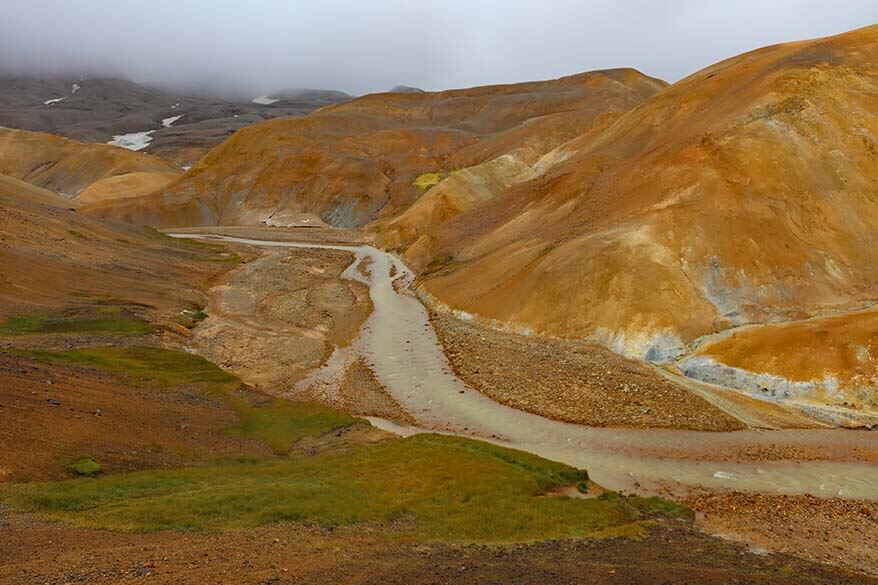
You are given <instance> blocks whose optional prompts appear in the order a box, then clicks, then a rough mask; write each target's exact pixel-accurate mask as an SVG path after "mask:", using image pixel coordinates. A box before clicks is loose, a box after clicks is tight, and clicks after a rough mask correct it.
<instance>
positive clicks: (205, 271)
mask: <svg viewBox="0 0 878 585" xmlns="http://www.w3.org/2000/svg"><path fill="white" fill-rule="evenodd" d="M215 255H216V253H215V252H212V251H210V250H205V249H202V248H199V247H195V246H191V245H188V246H187V245H181V244H180V243H179V242H176V241H173V240H171V239H170V238H167V237H166V236H163V235H161V234H158V233H156V232H154V231H152V230H144V229H143V228H139V227H135V226H131V225H125V224H116V223H111V222H105V221H102V220H100V219H98V218H94V217H90V216H87V215H83V214H81V213H77V212H75V211H73V210H71V209H70V202H69V201H67V200H66V199H64V198H63V197H60V196H58V195H55V194H54V193H52V192H50V191H47V190H45V189H41V188H39V187H35V186H33V185H30V184H28V183H25V182H22V181H19V180H17V179H15V178H12V177H8V176H6V175H2V174H0V266H2V267H3V270H2V271H0V320H3V319H6V318H7V317H11V316H16V315H22V314H31V313H32V312H37V313H42V312H44V311H53V312H56V311H64V310H74V311H75V310H77V307H83V306H86V305H88V306H91V305H93V304H95V303H98V304H106V305H110V306H111V307H110V308H112V306H124V305H126V303H132V302H133V300H136V301H137V302H138V303H139V304H138V307H139V308H140V310H142V311H155V312H156V314H157V315H161V314H170V315H174V314H176V313H177V312H178V311H179V310H180V309H183V308H191V307H192V306H195V305H197V304H198V303H203V298H202V296H201V293H200V292H199V291H198V288H199V287H200V286H202V285H203V282H204V281H205V279H207V278H209V277H211V276H212V275H213V274H214V273H216V272H219V271H221V268H222V266H221V265H218V264H217V262H216V261H215V258H214V256H215Z"/></svg>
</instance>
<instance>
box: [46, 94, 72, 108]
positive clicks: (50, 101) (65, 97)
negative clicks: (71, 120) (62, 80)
mask: <svg viewBox="0 0 878 585" xmlns="http://www.w3.org/2000/svg"><path fill="white" fill-rule="evenodd" d="M66 99H67V96H66V95H65V96H64V97H59V98H55V99H53V100H46V101H44V102H43V103H44V104H46V105H47V106H51V105H52V104H57V103H58V102H61V101H64V100H66Z"/></svg>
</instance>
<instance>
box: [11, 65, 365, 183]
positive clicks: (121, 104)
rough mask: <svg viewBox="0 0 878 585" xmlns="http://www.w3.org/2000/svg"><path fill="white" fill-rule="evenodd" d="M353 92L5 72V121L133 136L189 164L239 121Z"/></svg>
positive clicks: (302, 109)
mask: <svg viewBox="0 0 878 585" xmlns="http://www.w3.org/2000/svg"><path fill="white" fill-rule="evenodd" d="M349 99H350V96H348V95H347V94H344V93H342V92H336V91H321V90H291V91H288V92H283V93H282V95H281V96H280V97H279V98H278V99H271V100H269V102H270V103H267V104H264V103H258V102H254V101H252V100H249V99H238V100H229V99H227V98H222V97H210V96H207V97H205V96H193V95H185V94H181V93H179V92H173V91H169V90H163V89H158V88H152V87H146V86H142V85H139V84H137V83H134V82H131V81H127V80H123V79H79V78H69V79H38V78H26V77H9V76H7V77H0V126H7V127H10V128H19V129H24V130H32V131H39V132H48V133H52V134H60V135H62V136H66V137H68V138H73V139H75V140H80V141H85V142H99V143H107V142H110V141H113V140H116V141H117V142H118V143H131V142H132V141H133V145H132V146H135V147H140V149H142V150H143V151H144V152H148V153H152V154H157V155H160V156H162V157H164V158H166V159H168V160H169V161H171V162H174V163H176V164H179V165H185V166H188V165H191V164H193V163H194V162H195V161H197V160H198V159H199V158H200V157H201V156H202V155H203V154H204V153H205V152H207V151H208V150H210V149H211V148H213V147H214V146H216V145H217V144H219V143H220V142H222V141H223V140H225V139H226V138H228V137H229V136H230V135H231V134H233V133H234V132H235V131H236V130H238V129H240V128H243V127H245V126H248V125H250V124H255V123H257V122H261V121H264V120H267V119H271V118H276V117H280V116H300V115H304V114H307V113H309V112H312V111H314V110H316V109H318V108H320V107H323V106H327V105H331V104H336V103H340V102H344V101H347V100H349ZM130 135H134V136H130Z"/></svg>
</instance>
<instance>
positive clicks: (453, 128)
mask: <svg viewBox="0 0 878 585" xmlns="http://www.w3.org/2000/svg"><path fill="white" fill-rule="evenodd" d="M663 85H664V84H663V83H662V82H660V81H658V80H654V79H651V78H649V77H646V76H644V75H642V74H640V73H637V72H634V71H632V70H611V71H602V72H593V73H585V74H581V75H575V76H571V77H565V78H562V79H558V80H553V81H547V82H532V83H522V84H515V85H500V86H490V87H480V88H471V89H464V90H453V91H445V92H436V93H432V92H424V93H384V94H373V95H368V96H364V97H361V98H358V99H355V100H353V101H351V102H348V103H345V104H340V105H335V106H329V107H326V108H322V109H320V110H318V111H317V112H314V113H313V114H311V115H309V116H306V117H302V118H286V119H278V120H272V121H269V122H265V123H262V124H257V125H254V126H251V127H248V128H245V129H243V130H242V131H240V132H238V133H236V134H235V135H234V136H232V137H231V138H230V139H229V140H227V141H226V142H224V143H223V144H222V145H220V146H218V147H217V148H215V149H213V150H212V151H211V152H209V153H208V154H207V155H206V156H205V157H204V158H202V159H201V160H200V161H199V162H198V163H197V164H196V165H195V166H194V167H193V168H192V169H191V170H190V171H189V172H188V173H187V174H186V175H185V176H184V177H183V178H182V179H181V180H179V181H177V182H175V183H174V184H172V185H170V186H168V187H167V188H166V189H163V190H162V191H160V192H158V193H155V194H152V195H149V196H146V197H140V198H136V199H129V200H127V201H118V202H116V203H110V202H108V203H107V204H101V205H95V206H90V208H89V210H90V211H92V212H95V213H99V214H101V215H107V216H111V217H115V218H120V219H126V220H129V221H133V222H136V223H149V224H152V225H157V226H163V227H169V226H183V225H236V224H244V225H248V224H249V225H255V224H259V223H261V222H264V221H269V220H271V218H272V217H273V216H274V215H275V214H285V213H289V212H308V213H313V214H315V215H317V216H319V217H320V218H321V219H323V220H324V221H326V222H327V223H329V224H331V225H335V226H340V227H355V226H361V225H364V224H365V223H367V222H369V221H371V220H373V219H375V218H377V217H390V216H392V215H394V214H396V213H398V212H399V211H401V210H403V209H405V208H407V207H408V206H409V205H411V203H412V202H413V201H415V199H417V198H418V197H419V196H420V194H421V192H420V190H419V189H418V187H416V186H415V185H414V182H415V180H416V179H417V178H418V177H419V176H420V175H422V174H424V173H431V172H440V173H448V172H450V171H453V170H455V168H456V167H457V166H458V165H462V164H466V165H472V164H475V162H481V161H483V160H490V159H492V158H495V157H496V156H498V155H500V154H502V153H503V152H507V151H508V150H510V149H511V146H509V145H508V144H507V145H506V146H502V144H504V143H505V142H507V141H511V142H510V144H511V143H514V144H516V145H517V144H519V143H521V142H522V137H521V136H519V134H520V133H521V132H518V133H516V132H510V131H512V129H514V128H517V127H519V126H520V125H521V124H522V123H525V122H526V121H528V120H533V119H536V118H539V117H541V116H546V115H550V114H557V113H559V112H565V111H569V110H576V109H580V108H588V109H589V110H593V111H592V112H591V113H589V114H588V115H586V116H584V118H585V122H584V123H583V125H584V126H588V127H590V126H591V120H592V119H594V118H595V117H596V116H597V115H598V114H599V113H600V112H601V111H608V112H609V111H615V112H619V111H623V110H625V109H629V108H631V107H633V106H634V105H636V104H638V103H640V102H641V101H643V99H644V98H645V97H647V96H650V95H652V94H654V93H655V92H656V91H658V90H659V89H660V88H661V87H663ZM584 104H587V105H584ZM604 108H606V110H604ZM541 124H542V123H540V124H537V125H536V126H535V130H537V129H538V128H539V127H542V126H541ZM577 124H579V122H577ZM566 126H567V125H566V124H555V125H554V126H553V125H551V124H548V123H547V124H546V125H545V128H547V130H546V132H547V133H549V132H552V133H557V132H558V131H559V129H561V130H560V131H561V132H562V134H563V132H567V131H568V130H566V129H565V128H566ZM577 127H578V126H577ZM528 133H529V132H528V131H524V134H528ZM504 136H505V138H504ZM482 139H491V140H494V141H497V144H494V145H493V146H491V145H487V144H486V145H485V147H484V148H483V149H481V148H475V145H476V144H477V143H478V142H479V141H480V140H482ZM498 145H500V146H498ZM466 147H473V148H472V149H470V150H467V151H466V152H467V153H468V154H466V155H465V156H464V154H463V151H462V149H465V148H466ZM539 148H542V147H539ZM461 157H462V158H461ZM254 163H255V164H254Z"/></svg>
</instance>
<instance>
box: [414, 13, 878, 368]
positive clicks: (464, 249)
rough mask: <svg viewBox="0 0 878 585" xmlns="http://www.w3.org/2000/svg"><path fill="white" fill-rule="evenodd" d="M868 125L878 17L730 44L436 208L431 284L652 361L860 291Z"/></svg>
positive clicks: (874, 116) (481, 309) (872, 277)
mask: <svg viewBox="0 0 878 585" xmlns="http://www.w3.org/2000/svg"><path fill="white" fill-rule="evenodd" d="M876 142H878V27H875V26H873V27H869V28H865V29H861V30H857V31H854V32H851V33H847V34H844V35H840V36H837V37H833V38H827V39H819V40H815V41H806V42H800V43H791V44H785V45H778V46H773V47H768V48H764V49H761V50H758V51H754V52H752V53H748V54H745V55H742V56H739V57H736V58H733V59H729V60H727V61H724V62H722V63H719V64H717V65H714V66H712V67H709V68H708V69H705V70H703V71H701V72H699V73H697V74H695V75H692V76H691V77H689V78H687V79H684V80H682V81H680V82H679V83H677V84H675V85H673V86H671V87H669V88H668V89H666V90H664V91H662V92H661V93H659V94H658V95H656V96H655V97H653V98H651V99H649V100H647V101H646V102H645V103H644V104H642V105H640V106H639V107H637V108H635V109H633V110H631V111H629V112H628V113H626V114H624V115H622V116H621V117H620V118H619V119H618V120H617V121H616V122H615V123H613V124H612V125H611V126H609V127H608V128H606V129H601V128H597V129H596V130H594V131H590V132H587V133H585V134H583V135H582V136H580V137H578V138H576V139H574V140H572V141H570V142H568V143H565V144H564V145H562V146H560V147H559V148H558V150H559V151H564V153H565V154H564V155H563V156H557V157H556V158H557V160H559V161H560V162H557V163H555V164H554V165H553V166H551V168H549V169H548V170H547V171H546V172H545V173H544V174H542V175H540V176H539V177H537V178H535V179H533V180H531V181H528V182H525V183H521V184H519V185H517V186H512V187H511V188H509V189H507V190H506V191H504V192H503V193H502V194H500V195H498V196H495V197H493V198H492V199H490V200H489V201H487V202H486V203H484V204H482V205H479V206H477V207H476V208H474V209H472V210H471V211H469V212H466V213H463V214H461V215H460V216H458V217H456V218H454V219H452V220H451V221H449V222H448V223H446V224H445V225H443V226H442V227H441V228H440V229H439V230H437V232H436V233H435V234H433V236H432V238H431V239H430V241H429V242H428V243H427V245H423V246H421V247H420V249H418V250H417V258H418V261H419V263H420V265H421V267H422V269H423V271H424V275H423V276H424V278H423V291H424V292H425V293H427V296H428V297H429V296H432V297H433V298H434V299H436V301H437V302H441V303H444V304H446V305H448V306H450V307H453V308H455V309H458V310H461V311H465V312H467V313H471V314H474V315H477V316H479V317H481V318H483V319H495V320H498V321H501V322H503V323H505V324H512V325H513V326H514V327H517V328H519V329H521V330H531V331H535V332H539V333H545V334H550V335H558V336H563V337H567V336H569V337H587V338H592V339H595V340H598V341H601V342H603V343H605V344H606V345H608V346H610V347H612V348H613V349H615V350H617V351H618V352H620V353H622V354H624V355H627V356H631V357H637V358H642V359H648V360H652V361H668V360H673V359H675V358H677V357H679V356H682V355H684V354H686V353H687V352H688V351H689V347H690V344H692V343H693V342H694V341H695V340H697V339H698V338H700V337H702V336H705V335H709V334H712V333H715V332H718V331H722V330H725V329H728V328H730V327H735V326H739V325H744V324H754V323H755V324H759V323H770V322H780V321H786V320H791V319H803V318H807V317H813V316H820V315H824V314H829V313H833V312H838V311H848V310H853V309H859V308H861V307H862V306H863V305H864V304H869V303H870V302H873V300H874V299H875V298H876V292H875V291H876V285H878V247H875V246H872V245H869V244H868V242H870V241H872V240H874V237H875V233H876V228H878V191H876V187H875V185H876V183H875V177H876V176H878V146H876ZM570 153H572V154H570ZM409 252H410V253H411V252H412V250H409ZM866 353H867V354H868V359H867V361H869V362H870V364H871V365H870V366H869V367H871V369H872V371H873V372H874V370H875V366H874V364H875V363H876V358H878V356H875V357H872V354H871V353H870V352H868V351H867V352H866ZM861 355H864V354H862V353H861ZM815 375H817V374H816V373H815ZM819 377H820V378H821V379H822V378H823V377H824V373H823V372H820V373H819Z"/></svg>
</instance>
